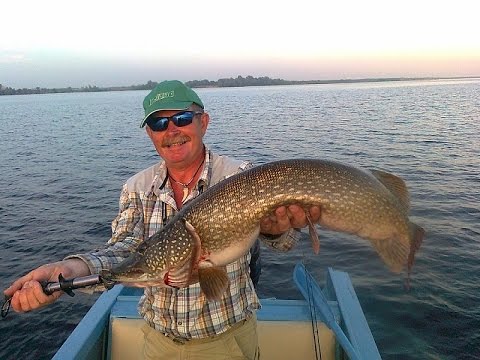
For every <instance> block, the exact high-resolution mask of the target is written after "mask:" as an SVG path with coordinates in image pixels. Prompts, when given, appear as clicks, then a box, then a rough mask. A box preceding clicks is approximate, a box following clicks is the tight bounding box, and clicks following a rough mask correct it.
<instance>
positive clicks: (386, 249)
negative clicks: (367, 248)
mask: <svg viewBox="0 0 480 360" xmlns="http://www.w3.org/2000/svg"><path fill="white" fill-rule="evenodd" d="M399 240H400V239H399V238H398V237H393V238H391V239H379V240H378V239H370V241H371V242H372V245H373V247H374V248H375V250H376V251H377V253H378V255H380V258H381V259H382V260H383V262H384V263H385V264H387V266H388V267H389V269H390V270H391V271H393V272H394V273H400V272H401V271H402V269H403V268H404V266H405V263H406V262H407V258H408V253H409V250H410V249H409V246H408V244H406V243H404V242H402V241H399Z"/></svg>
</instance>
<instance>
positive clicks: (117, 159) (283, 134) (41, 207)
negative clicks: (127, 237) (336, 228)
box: [0, 79, 480, 359]
mask: <svg viewBox="0 0 480 360" xmlns="http://www.w3.org/2000/svg"><path fill="white" fill-rule="evenodd" d="M198 92H199V94H200V96H201V98H202V100H203V101H204V103H205V104H206V106H207V110H208V111H209V112H210V115H211V122H210V127H209V130H208V133H207V136H206V142H207V143H208V144H209V145H210V146H211V147H212V148H213V149H214V150H216V151H217V152H220V153H223V154H227V155H232V156H235V157H237V158H241V159H249V160H252V161H254V162H255V163H257V164H259V163H263V162H266V161H271V160H276V159H283V158H292V157H318V158H328V159H333V160H337V161H342V162H346V163H350V164H357V165H360V166H364V167H374V168H382V169H385V170H388V171H391V172H393V173H395V174H397V175H400V176H401V177H403V178H404V179H405V180H406V182H407V184H408V186H409V189H410V191H411V198H412V211H411V219H412V220H413V221H414V222H416V223H418V224H419V225H421V226H423V227H424V228H425V229H426V230H427V233H428V235H427V238H426V239H425V241H424V244H423V246H422V248H421V250H420V252H419V253H418V256H417V260H416V263H415V267H414V273H413V279H412V289H411V291H410V292H406V291H405V290H404V287H403V278H402V276H398V275H395V274H392V273H390V272H388V270H387V269H386V268H385V266H384V265H383V264H382V263H381V261H380V260H379V258H378V257H377V255H376V254H375V253H374V251H373V250H372V248H371V247H370V245H369V244H368V243H367V242H366V241H364V240H361V239H358V238H356V237H353V236H349V235H343V234H339V233H333V232H329V231H322V230H320V240H321V252H320V255H318V256H315V255H313V254H312V251H311V249H310V243H309V241H307V238H305V240H306V241H302V242H301V243H300V244H299V246H298V248H297V249H296V250H294V251H293V252H291V253H287V254H278V253H273V252H270V251H268V250H264V251H263V259H264V260H263V263H264V270H263V274H262V278H261V280H260V290H259V294H260V295H261V296H262V297H271V296H276V297H282V298H301V295H300V293H299V292H298V291H297V290H296V289H295V287H294V285H293V284H292V281H291V271H292V270H293V267H294V264H295V263H296V262H297V261H303V262H305V263H306V265H307V267H308V268H309V270H310V271H311V272H313V273H314V274H315V276H316V277H317V278H318V279H319V281H320V282H322V281H323V279H324V272H325V269H326V267H327V266H333V267H335V268H336V269H339V270H343V271H347V272H348V273H349V274H350V276H351V278H352V281H353V284H354V286H355V289H356V291H357V295H358V297H359V299H360V302H361V304H362V306H363V309H364V311H365V315H366V318H367V320H368V322H369V324H370V327H371V329H372V332H373V335H374V337H375V339H376V341H377V344H378V347H379V350H380V353H381V354H382V356H383V358H384V359H478V358H479V357H480V306H479V300H478V296H479V294H480V286H479V283H480V281H479V280H480V279H479V274H480V261H479V260H478V254H479V253H480V205H479V204H478V202H479V199H480V175H479V169H480V135H479V134H480V115H479V113H480V80H478V79H472V80H455V81H452V80H450V81H428V82H427V81H413V82H395V83H378V84H348V85H341V84H337V85H311V86H276V87H258V88H230V89H200V90H198ZM145 95H146V92H144V91H132V92H109V93H85V94H48V95H28V96H4V97H0V186H1V189H2V195H1V197H0V217H1V222H0V244H1V246H2V251H1V254H0V257H1V258H0V260H1V261H0V264H1V265H0V266H1V276H0V288H4V287H6V286H7V285H9V284H10V283H11V282H12V281H13V280H14V279H16V278H17V277H18V276H19V275H21V274H24V273H25V272H27V270H29V269H32V268H34V267H36V266H38V265H41V264H43V263H46V262H53V261H56V260H58V259H61V258H63V257H64V256H66V255H68V254H72V253H80V252H84V251H87V250H89V249H94V248H97V247H100V246H102V244H103V243H104V242H105V241H106V240H107V239H108V237H109V233H110V221H111V220H112V219H113V218H114V216H115V215H116V212H117V206H118V196H119V192H120V188H121V186H122V184H123V182H124V181H125V180H126V179H127V178H128V177H129V176H131V175H133V174H134V173H135V172H137V171H139V170H141V169H143V168H145V167H148V166H150V165H151V164H153V163H154V162H155V161H156V160H157V155H156V153H155V151H154V148H153V146H152V145H151V143H150V142H149V140H148V138H147V136H146V134H145V133H144V130H143V129H140V128H139V127H138V125H139V122H140V120H141V117H142V108H141V103H142V100H143V97H144V96H145ZM96 297H97V296H91V295H85V294H80V293H77V295H76V296H75V297H74V298H69V297H68V296H63V297H62V298H61V300H60V301H58V302H57V303H55V304H54V305H51V306H49V307H47V308H44V309H42V310H38V311H35V312H32V313H28V314H16V313H13V312H12V313H11V314H9V316H8V317H7V318H6V319H3V320H1V321H0V333H1V338H2V342H1V345H0V358H2V359H14V358H15V359H18V358H21V359H49V358H50V357H51V356H52V354H54V352H55V350H56V349H57V348H58V347H59V346H60V345H61V344H62V342H63V341H64V340H65V338H66V337H67V336H68V335H69V333H70V332H71V331H72V330H73V328H74V327H75V325H76V324H77V323H78V321H79V320H80V319H81V318H82V316H83V315H84V314H85V312H86V311H87V310H88V308H89V307H90V306H91V304H92V303H93V302H94V301H95V299H96Z"/></svg>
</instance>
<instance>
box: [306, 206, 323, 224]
mask: <svg viewBox="0 0 480 360" xmlns="http://www.w3.org/2000/svg"><path fill="white" fill-rule="evenodd" d="M308 212H309V214H310V219H311V220H312V222H313V223H318V222H319V221H320V217H321V215H322V212H321V210H320V207H319V206H312V207H311V208H310V209H309V210H308Z"/></svg>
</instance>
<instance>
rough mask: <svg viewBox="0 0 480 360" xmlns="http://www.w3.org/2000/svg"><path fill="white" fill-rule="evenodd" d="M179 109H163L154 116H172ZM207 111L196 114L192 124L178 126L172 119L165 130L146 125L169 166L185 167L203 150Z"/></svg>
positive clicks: (149, 134) (159, 152) (207, 119)
mask: <svg viewBox="0 0 480 360" xmlns="http://www.w3.org/2000/svg"><path fill="white" fill-rule="evenodd" d="M179 112H181V111H179V110H161V111H158V112H156V113H155V114H153V115H152V116H154V117H170V116H172V115H175V114H178V113H179ZM208 122H209V116H208V114H207V113H203V114H201V115H196V116H195V117H194V118H193V121H192V123H191V124H190V125H186V126H182V127H177V126H175V124H174V123H173V122H172V121H171V120H170V121H169V122H168V127H167V129H166V130H165V131H153V130H152V129H151V128H150V127H149V126H148V125H146V130H147V134H148V136H149V137H150V139H151V140H152V142H153V145H154V146H155V149H157V152H158V154H159V155H160V156H161V157H162V158H163V159H164V160H165V162H166V164H167V167H172V168H184V167H188V166H189V165H190V164H191V163H192V162H194V161H195V160H196V159H198V157H199V156H200V154H201V153H202V152H203V136H204V135H205V132H206V131H207V127H208Z"/></svg>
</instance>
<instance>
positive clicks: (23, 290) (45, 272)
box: [3, 259, 90, 312]
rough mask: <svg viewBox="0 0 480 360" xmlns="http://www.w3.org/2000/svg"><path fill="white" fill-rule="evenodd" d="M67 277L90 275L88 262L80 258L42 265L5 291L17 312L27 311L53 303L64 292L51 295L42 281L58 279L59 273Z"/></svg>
mask: <svg viewBox="0 0 480 360" xmlns="http://www.w3.org/2000/svg"><path fill="white" fill-rule="evenodd" d="M60 273H61V274H62V275H63V276H64V277H65V278H67V279H68V278H72V277H78V276H86V275H90V270H89V269H88V266H87V264H85V263H84V262H83V261H82V260H80V259H69V260H64V261H59V262H56V263H53V264H46V265H42V266H40V267H39V268H37V269H35V270H32V271H30V272H29V273H28V274H27V275H25V276H22V277H21V278H19V279H18V280H16V281H15V282H14V283H13V284H12V285H10V287H8V288H7V289H6V290H5V291H4V292H3V293H4V294H5V296H11V297H12V302H11V307H12V308H13V310H15V311H16V312H26V311H30V310H34V309H38V308H40V307H43V306H45V305H48V304H51V303H53V302H54V301H55V300H57V299H58V298H59V297H60V296H61V295H62V294H63V292H62V291H55V292H54V293H53V294H51V295H46V294H45V293H44V292H43V289H42V285H41V284H40V282H41V281H47V282H48V281H52V282H53V281H58V275H59V274H60Z"/></svg>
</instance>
